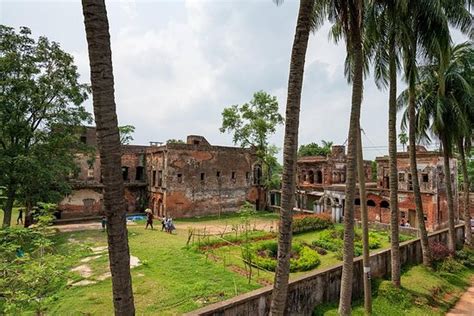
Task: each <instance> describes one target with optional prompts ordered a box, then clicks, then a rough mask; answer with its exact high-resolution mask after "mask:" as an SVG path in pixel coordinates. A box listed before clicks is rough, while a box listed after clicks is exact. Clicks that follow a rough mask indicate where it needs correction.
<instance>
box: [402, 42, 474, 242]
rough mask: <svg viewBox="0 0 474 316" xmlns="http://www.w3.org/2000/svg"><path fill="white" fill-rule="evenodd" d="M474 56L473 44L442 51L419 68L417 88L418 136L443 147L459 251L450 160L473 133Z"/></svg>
mask: <svg viewBox="0 0 474 316" xmlns="http://www.w3.org/2000/svg"><path fill="white" fill-rule="evenodd" d="M473 56H474V50H473V46H472V43H468V42H466V43H463V44H460V45H456V46H454V47H449V48H448V49H447V50H440V51H439V55H438V56H435V57H434V58H433V60H432V62H431V63H430V64H428V65H425V66H423V67H420V70H419V79H418V81H417V85H416V94H417V98H418V102H417V123H418V134H419V135H420V136H424V137H425V138H427V139H428V140H429V135H428V133H427V131H429V132H431V134H432V135H435V136H436V137H437V138H438V139H439V140H440V141H441V144H442V147H443V161H444V182H445V185H446V195H447V200H448V228H449V233H448V247H449V249H450V250H451V251H454V250H455V248H456V243H455V242H456V233H455V227H454V222H455V211H454V198H453V188H452V183H453V182H454V179H452V175H451V168H450V164H449V159H450V157H451V156H452V154H453V150H454V145H455V144H456V143H458V142H459V140H460V139H462V138H463V137H464V136H465V135H466V134H468V133H470V132H471V125H472V121H471V118H472V101H473V99H472V86H471V83H472V66H473ZM401 100H404V99H401ZM468 135H469V134H468ZM462 147H463V146H461V148H462Z"/></svg>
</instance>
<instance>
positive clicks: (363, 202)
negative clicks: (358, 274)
mask: <svg viewBox="0 0 474 316" xmlns="http://www.w3.org/2000/svg"><path fill="white" fill-rule="evenodd" d="M358 136H359V137H358V138H357V175H358V177H359V196H360V214H361V216H360V217H361V222H362V245H363V266H364V268H363V273H364V308H365V314H366V315H370V314H372V285H371V283H370V256H369V219H368V218H369V216H368V214H367V196H366V191H365V171H364V158H363V153H362V135H361V132H360V128H359V135H358Z"/></svg>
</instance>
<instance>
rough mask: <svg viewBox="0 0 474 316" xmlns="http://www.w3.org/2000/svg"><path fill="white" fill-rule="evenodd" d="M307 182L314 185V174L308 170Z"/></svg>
mask: <svg viewBox="0 0 474 316" xmlns="http://www.w3.org/2000/svg"><path fill="white" fill-rule="evenodd" d="M308 182H309V183H314V172H313V170H310V171H309V172H308Z"/></svg>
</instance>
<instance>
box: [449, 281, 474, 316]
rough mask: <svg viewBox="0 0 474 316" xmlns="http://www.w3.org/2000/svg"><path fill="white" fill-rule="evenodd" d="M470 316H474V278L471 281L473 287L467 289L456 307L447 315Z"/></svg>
mask: <svg viewBox="0 0 474 316" xmlns="http://www.w3.org/2000/svg"><path fill="white" fill-rule="evenodd" d="M459 315H468V316H474V278H472V279H471V286H470V287H469V288H468V289H467V291H466V293H464V294H463V295H462V296H461V298H460V299H459V301H458V302H457V303H456V305H455V306H454V307H453V308H451V310H450V311H449V312H448V313H447V314H446V316H459Z"/></svg>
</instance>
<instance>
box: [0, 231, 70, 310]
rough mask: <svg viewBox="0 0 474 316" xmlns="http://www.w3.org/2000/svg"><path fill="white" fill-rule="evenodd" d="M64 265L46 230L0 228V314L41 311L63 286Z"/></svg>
mask: <svg viewBox="0 0 474 316" xmlns="http://www.w3.org/2000/svg"><path fill="white" fill-rule="evenodd" d="M67 268H68V265H67V264H66V257H65V256H63V255H60V254H57V253H55V246H54V242H53V240H52V236H51V235H50V234H49V233H48V231H47V230H44V229H27V228H5V229H2V230H0V272H1V274H2V278H1V279H0V292H1V293H2V297H1V298H0V313H5V314H23V313H24V312H26V311H35V312H36V313H38V314H40V313H42V312H43V311H44V310H45V309H46V307H47V306H48V305H49V304H51V302H52V301H54V300H55V299H56V298H57V297H56V293H57V292H58V291H59V290H60V289H62V288H64V287H65V286H66V282H67V279H66V278H67Z"/></svg>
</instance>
